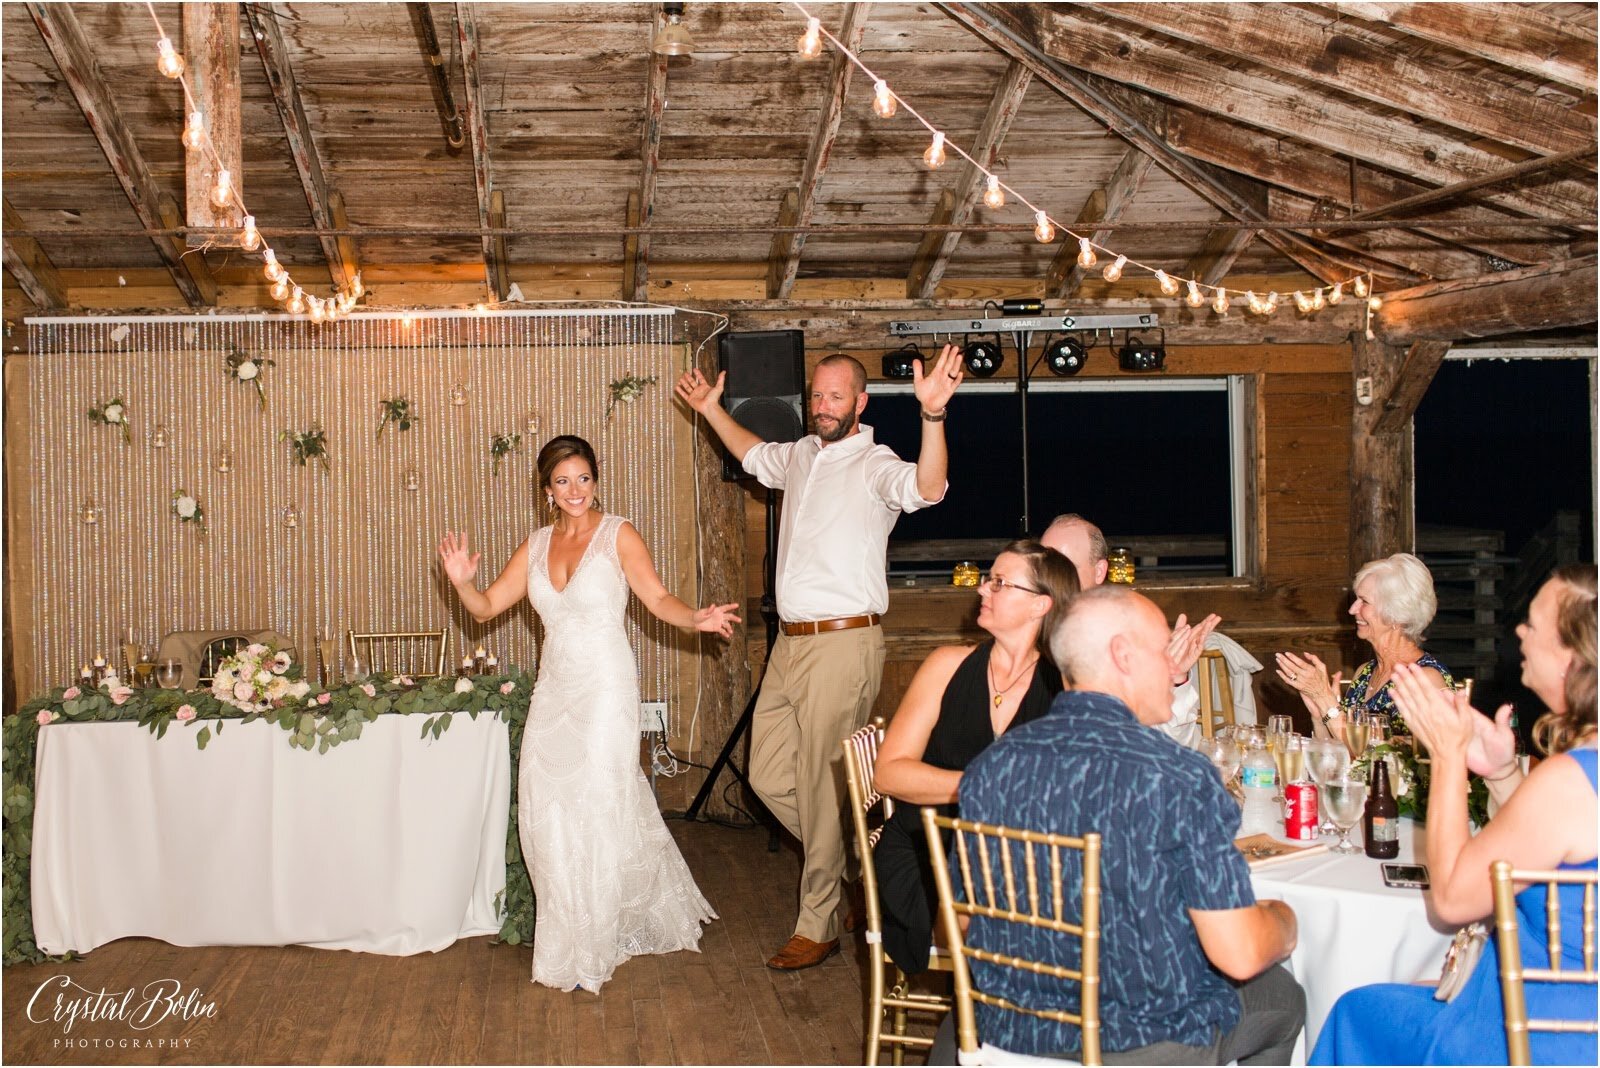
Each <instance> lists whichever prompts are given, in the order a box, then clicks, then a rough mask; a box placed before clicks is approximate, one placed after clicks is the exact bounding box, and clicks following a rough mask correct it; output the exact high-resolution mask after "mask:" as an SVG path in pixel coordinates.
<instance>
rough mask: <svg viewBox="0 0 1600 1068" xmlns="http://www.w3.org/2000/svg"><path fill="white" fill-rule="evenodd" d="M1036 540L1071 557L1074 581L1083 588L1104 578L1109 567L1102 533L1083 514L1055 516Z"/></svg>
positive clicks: (1097, 583) (1096, 583)
mask: <svg viewBox="0 0 1600 1068" xmlns="http://www.w3.org/2000/svg"><path fill="white" fill-rule="evenodd" d="M1039 540H1040V541H1041V542H1043V543H1044V544H1045V545H1047V546H1049V547H1050V548H1052V549H1054V550H1055V551H1056V552H1058V553H1060V554H1061V555H1062V556H1065V557H1066V558H1067V559H1068V560H1071V561H1072V565H1073V566H1074V567H1076V568H1077V569H1078V585H1079V586H1081V587H1082V588H1083V589H1088V588H1089V587H1091V586H1098V585H1100V584H1101V583H1102V582H1104V581H1105V580H1106V571H1107V570H1108V568H1109V567H1110V564H1109V563H1108V562H1107V559H1106V558H1107V557H1108V556H1109V555H1110V549H1109V548H1108V547H1107V546H1106V536H1105V535H1104V534H1102V533H1100V528H1099V527H1097V526H1095V525H1094V524H1093V523H1091V522H1089V521H1088V520H1087V519H1085V518H1083V516H1081V515H1075V514H1073V513H1071V512H1068V513H1067V514H1066V515H1058V516H1056V517H1055V519H1053V520H1052V521H1051V522H1050V525H1049V526H1048V527H1047V528H1045V532H1044V535H1043V536H1042V537H1041V538H1040V539H1039Z"/></svg>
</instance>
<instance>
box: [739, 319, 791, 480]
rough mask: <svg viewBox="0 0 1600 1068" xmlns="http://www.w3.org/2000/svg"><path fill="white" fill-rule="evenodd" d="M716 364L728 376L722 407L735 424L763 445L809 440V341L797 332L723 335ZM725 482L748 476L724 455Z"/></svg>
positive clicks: (772, 331)
mask: <svg viewBox="0 0 1600 1068" xmlns="http://www.w3.org/2000/svg"><path fill="white" fill-rule="evenodd" d="M718 364H719V367H720V369H721V370H723V371H726V372H727V375H728V380H727V383H726V384H725V385H724V386H723V390H722V406H723V407H724V408H726V409H728V414H729V415H731V416H733V419H734V422H736V423H738V424H739V425H740V426H742V427H744V428H745V429H746V430H748V431H750V432H751V433H753V434H755V435H756V436H757V437H759V438H760V439H761V440H762V441H799V440H800V438H801V437H803V436H804V435H805V429H806V420H805V409H804V408H803V407H802V405H801V403H800V398H801V397H802V396H804V394H805V391H806V337H805V334H804V333H803V332H802V331H799V330H756V331H750V332H748V333H743V334H723V335H722V338H721V341H720V342H719V348H718ZM722 477H723V479H724V480H726V481H728V482H733V481H736V480H738V479H741V478H748V477H750V476H748V475H746V474H745V471H744V468H743V467H741V466H739V461H737V460H735V459H734V458H733V455H732V454H731V453H729V452H728V451H727V450H726V449H724V450H723V453H722Z"/></svg>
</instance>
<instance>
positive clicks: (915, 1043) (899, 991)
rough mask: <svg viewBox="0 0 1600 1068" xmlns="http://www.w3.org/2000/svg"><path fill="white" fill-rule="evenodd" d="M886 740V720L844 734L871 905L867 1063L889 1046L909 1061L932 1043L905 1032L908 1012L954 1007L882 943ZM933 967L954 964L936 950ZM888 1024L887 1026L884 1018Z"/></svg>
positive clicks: (889, 810)
mask: <svg viewBox="0 0 1600 1068" xmlns="http://www.w3.org/2000/svg"><path fill="white" fill-rule="evenodd" d="M882 741H883V720H882V718H874V719H873V721H872V722H871V723H869V724H867V725H866V726H865V727H862V728H861V729H860V730H858V731H856V732H855V733H854V734H852V735H850V736H849V737H848V738H846V739H844V741H842V742H841V743H840V745H841V747H842V748H843V749H844V781H845V786H846V788H847V789H848V790H849V791H850V820H851V823H852V825H853V826H854V827H855V832H856V833H855V839H856V852H857V853H858V854H859V856H860V857H861V889H862V893H863V894H864V896H865V897H866V906H867V924H866V938H867V970H868V981H869V985H868V991H867V993H868V998H869V1004H868V1006H867V1041H866V1063H867V1064H869V1065H875V1064H877V1063H878V1055H879V1054H880V1053H881V1052H882V1050H883V1047H884V1046H886V1045H887V1046H889V1047H890V1049H891V1054H890V1055H891V1057H892V1058H893V1063H895V1064H904V1063H905V1051H906V1047H908V1046H909V1047H912V1048H914V1049H928V1048H930V1047H931V1046H932V1045H933V1039H932V1038H931V1037H924V1036H922V1035H912V1034H907V1033H906V1027H907V1024H908V1023H909V1018H908V1014H909V1013H912V1012H926V1013H933V1014H936V1015H939V1016H942V1015H943V1014H944V1013H947V1012H949V1011H950V999H949V998H947V997H940V996H939V995H937V994H923V993H914V992H913V991H912V990H911V989H910V982H911V981H910V979H909V978H908V977H907V976H906V974H905V973H904V972H902V971H901V970H900V969H899V968H897V967H895V965H894V962H893V961H891V960H890V959H889V955H888V954H887V953H885V952H884V949H883V908H882V906H881V905H880V904H879V902H878V870H877V868H876V867H875V866H874V864H873V856H872V847H873V846H875V845H877V844H878V837H879V836H880V835H881V834H882V833H883V821H884V820H887V819H888V818H889V816H890V815H891V814H893V812H894V799H893V798H891V797H888V796H886V795H884V794H880V793H878V792H877V791H876V790H874V789H873V788H872V777H873V772H874V771H875V770H876V769H877V764H878V744H879V743H880V742H882ZM891 968H893V969H894V985H893V986H892V987H891V986H888V982H887V980H888V971H889V969H891ZM928 970H929V971H943V972H948V971H950V970H951V962H950V958H949V957H948V956H945V955H944V954H942V953H937V952H935V953H934V954H933V955H932V956H930V957H929V958H928ZM886 1020H887V1023H888V1024H889V1029H888V1031H887V1032H885V1030H884V1023H885V1022H886Z"/></svg>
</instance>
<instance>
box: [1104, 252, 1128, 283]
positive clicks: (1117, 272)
mask: <svg viewBox="0 0 1600 1068" xmlns="http://www.w3.org/2000/svg"><path fill="white" fill-rule="evenodd" d="M1127 262H1128V257H1126V256H1118V257H1117V258H1116V259H1114V260H1112V261H1111V262H1110V263H1108V264H1106V269H1105V270H1103V271H1101V272H1100V273H1101V274H1102V275H1103V276H1104V277H1105V280H1106V281H1107V282H1115V281H1117V280H1118V279H1120V278H1121V277H1122V268H1123V265H1124V264H1126V263H1127Z"/></svg>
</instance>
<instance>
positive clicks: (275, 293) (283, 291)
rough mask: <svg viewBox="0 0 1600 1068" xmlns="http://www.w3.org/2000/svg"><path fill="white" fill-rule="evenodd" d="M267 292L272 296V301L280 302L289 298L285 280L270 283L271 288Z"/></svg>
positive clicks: (287, 283) (287, 282)
mask: <svg viewBox="0 0 1600 1068" xmlns="http://www.w3.org/2000/svg"><path fill="white" fill-rule="evenodd" d="M267 292H269V293H271V294H272V299H273V300H276V301H280V302H281V301H283V300H285V299H287V298H288V296H289V280H288V279H287V278H280V279H278V280H277V281H276V282H274V283H272V288H271V289H269V290H267Z"/></svg>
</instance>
